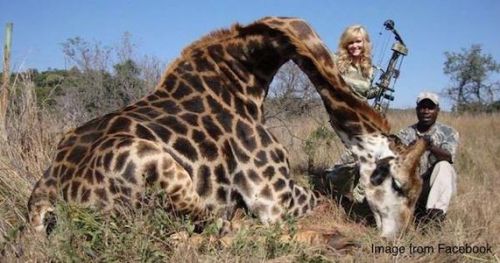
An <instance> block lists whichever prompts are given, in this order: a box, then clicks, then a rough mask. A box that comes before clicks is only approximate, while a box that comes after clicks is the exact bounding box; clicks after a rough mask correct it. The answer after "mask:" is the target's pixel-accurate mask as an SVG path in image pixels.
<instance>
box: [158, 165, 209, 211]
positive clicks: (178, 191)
mask: <svg viewBox="0 0 500 263" xmlns="http://www.w3.org/2000/svg"><path fill="white" fill-rule="evenodd" d="M160 167H161V168H160V174H159V178H158V184H159V186H160V188H161V189H162V190H163V191H165V193H166V196H167V199H166V200H165V201H166V204H165V206H166V207H169V208H172V209H173V210H174V211H175V212H178V213H180V214H189V215H191V216H192V218H193V219H194V220H202V219H206V218H207V217H208V216H209V213H208V210H207V209H206V207H205V205H204V204H203V202H202V199H201V197H200V196H199V195H198V193H197V192H196V189H195V186H194V183H193V180H192V179H191V177H190V176H189V174H188V172H187V171H186V170H185V169H184V168H183V167H182V166H181V165H179V164H178V163H177V162H176V161H175V160H174V159H173V158H172V157H171V156H170V155H168V156H165V155H164V157H163V159H162V160H161V164H160Z"/></svg>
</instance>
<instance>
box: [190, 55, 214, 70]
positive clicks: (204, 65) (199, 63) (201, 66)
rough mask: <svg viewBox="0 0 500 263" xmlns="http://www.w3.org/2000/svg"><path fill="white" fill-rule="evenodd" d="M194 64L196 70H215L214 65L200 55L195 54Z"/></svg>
mask: <svg viewBox="0 0 500 263" xmlns="http://www.w3.org/2000/svg"><path fill="white" fill-rule="evenodd" d="M194 64H195V67H196V71H198V72H204V71H208V72H212V71H214V70H215V67H214V65H213V64H212V63H210V61H208V60H207V59H206V58H204V57H202V56H201V55H199V56H196V57H195V58H194Z"/></svg>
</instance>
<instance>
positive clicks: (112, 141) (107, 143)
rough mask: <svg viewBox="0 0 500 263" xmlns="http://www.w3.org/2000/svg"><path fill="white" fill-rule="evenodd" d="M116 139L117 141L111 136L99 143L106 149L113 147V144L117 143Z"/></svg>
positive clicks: (102, 148) (100, 146)
mask: <svg viewBox="0 0 500 263" xmlns="http://www.w3.org/2000/svg"><path fill="white" fill-rule="evenodd" d="M115 141H116V139H114V138H109V139H107V140H105V141H104V142H103V143H102V144H101V145H99V148H101V150H106V149H109V148H112V147H113V145H114V144H115Z"/></svg>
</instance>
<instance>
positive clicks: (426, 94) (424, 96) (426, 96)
mask: <svg viewBox="0 0 500 263" xmlns="http://www.w3.org/2000/svg"><path fill="white" fill-rule="evenodd" d="M426 99H427V100H430V101H432V102H433V103H434V104H436V105H439V97H438V95H437V94H436V93H433V92H421V93H420V94H418V97H417V104H419V103H420V102H421V101H423V100H426Z"/></svg>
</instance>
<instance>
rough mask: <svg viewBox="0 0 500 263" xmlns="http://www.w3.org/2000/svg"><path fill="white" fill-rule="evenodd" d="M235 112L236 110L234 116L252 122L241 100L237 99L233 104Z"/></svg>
mask: <svg viewBox="0 0 500 263" xmlns="http://www.w3.org/2000/svg"><path fill="white" fill-rule="evenodd" d="M234 106H235V110H236V114H237V115H238V116H241V117H242V118H244V119H246V120H250V121H251V120H252V119H251V118H250V116H248V114H247V112H246V110H245V103H244V102H243V101H242V100H241V99H238V100H237V101H236V103H235V105H234Z"/></svg>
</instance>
